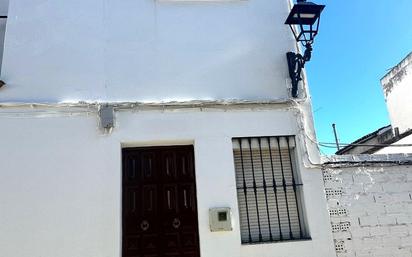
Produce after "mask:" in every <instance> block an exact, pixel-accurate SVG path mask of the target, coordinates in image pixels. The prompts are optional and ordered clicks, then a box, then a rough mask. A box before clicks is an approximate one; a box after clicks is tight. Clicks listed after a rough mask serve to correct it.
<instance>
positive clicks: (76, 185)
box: [0, 108, 334, 257]
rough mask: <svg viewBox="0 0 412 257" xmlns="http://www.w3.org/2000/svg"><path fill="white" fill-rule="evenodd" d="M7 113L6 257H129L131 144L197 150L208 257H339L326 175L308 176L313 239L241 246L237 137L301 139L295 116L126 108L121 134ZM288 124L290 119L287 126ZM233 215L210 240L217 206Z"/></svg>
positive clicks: (88, 118) (51, 115)
mask: <svg viewBox="0 0 412 257" xmlns="http://www.w3.org/2000/svg"><path fill="white" fill-rule="evenodd" d="M78 111H79V110H78V109H77V110H74V109H73V110H71V109H69V110H66V109H57V110H56V109H42V108H40V109H36V108H35V109H33V110H30V111H28V110H27V109H13V108H3V109H1V110H0V122H1V124H2V128H1V133H0V142H1V143H2V146H3V147H1V148H0V158H1V161H0V170H1V172H0V204H1V211H0V227H1V231H2V232H1V233H0V256H13V257H33V256H41V257H73V256H76V257H90V256H95V257H120V256H121V247H120V246H121V231H120V229H121V148H122V146H142V145H171V144H194V147H195V159H196V160H195V166H196V167H195V168H196V176H197V190H198V192H197V196H198V212H199V229H200V246H201V256H202V257H228V256H230V257H273V256H288V257H301V256H305V257H331V256H334V249H333V243H332V234H331V231H330V225H329V218H328V213H327V209H326V199H325V196H324V191H323V182H322V173H321V171H320V169H319V168H305V165H303V159H304V158H306V154H305V153H304V152H303V148H301V146H302V144H303V142H301V140H299V139H300V137H298V146H299V147H298V148H297V156H298V161H299V164H298V166H299V172H300V174H301V177H302V182H303V184H304V187H303V189H304V202H305V206H306V216H307V221H308V226H309V230H310V234H311V237H312V240H310V241H296V242H284V243H273V244H263V245H250V246H242V245H241V242H240V231H239V224H238V212H237V198H236V197H237V196H236V183H235V172H234V161H233V154H232V142H231V138H232V137H237V136H260V135H262V136H263V135H264V136H267V135H293V134H298V132H299V131H300V129H299V126H298V125H297V122H296V120H297V118H296V116H295V114H296V113H295V112H294V111H292V110H286V109H283V110H281V109H279V110H246V109H243V110H241V109H239V110H207V109H204V110H203V111H202V112H201V111H199V110H191V109H189V110H175V111H138V112H130V111H121V112H117V113H116V128H115V129H114V130H113V132H112V134H109V135H107V134H102V132H101V131H100V130H99V129H98V125H97V117H96V115H95V114H94V113H90V114H88V115H86V114H81V115H79V114H76V113H77V112H78ZM279 121H282V122H279ZM222 206H228V207H231V208H232V209H233V216H234V217H233V218H234V230H233V231H232V232H226V233H211V232H210V231H209V226H208V209H209V208H211V207H222Z"/></svg>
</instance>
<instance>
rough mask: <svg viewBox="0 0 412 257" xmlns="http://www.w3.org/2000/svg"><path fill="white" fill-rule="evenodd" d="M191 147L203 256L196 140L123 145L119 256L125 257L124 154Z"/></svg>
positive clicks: (198, 228)
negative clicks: (131, 151)
mask: <svg viewBox="0 0 412 257" xmlns="http://www.w3.org/2000/svg"><path fill="white" fill-rule="evenodd" d="M183 147H191V148H192V153H193V173H194V187H195V188H194V190H195V205H196V214H197V217H196V226H197V238H198V249H199V256H200V257H201V256H202V251H201V241H200V238H201V237H200V226H199V202H198V187H197V184H198V181H197V173H196V172H197V169H196V148H195V143H194V140H179V141H174V140H166V141H146V142H139V143H127V142H124V143H121V147H120V148H121V149H120V192H119V193H120V199H119V200H120V212H119V215H120V216H119V217H120V222H119V226H120V230H119V232H120V233H119V237H120V240H119V256H120V257H123V240H124V238H123V168H124V167H123V166H124V159H123V158H124V153H125V151H127V150H133V149H135V150H145V149H173V148H183Z"/></svg>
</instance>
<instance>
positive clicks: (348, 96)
mask: <svg viewBox="0 0 412 257" xmlns="http://www.w3.org/2000/svg"><path fill="white" fill-rule="evenodd" d="M316 3H318V4H325V5H326V8H325V10H324V12H323V14H322V19H321V25H320V30H319V35H318V36H317V38H316V41H315V44H314V50H313V55H312V60H311V61H310V62H309V63H307V65H306V71H307V75H308V80H309V87H310V91H311V95H312V104H313V111H314V116H315V126H316V132H317V137H318V141H320V142H334V137H333V133H332V127H331V124H332V123H336V126H337V129H338V134H339V138H340V141H341V142H343V143H350V142H352V141H354V140H356V139H358V138H359V137H362V136H364V135H366V134H368V133H370V132H373V131H374V130H376V129H378V128H380V127H383V126H386V125H388V124H389V117H388V113H387V110H386V105H385V100H384V97H383V93H382V90H381V86H380V79H381V78H382V77H383V76H384V75H385V74H386V72H387V71H388V69H390V68H391V67H393V66H395V65H396V64H397V63H398V62H400V61H401V60H402V59H403V58H404V57H406V55H407V54H408V53H409V52H411V51H412V12H411V10H412V0H396V1H394V0H346V1H344V0H329V1H328V0H323V1H322V0H316ZM411 93H412V92H411ZM321 151H322V153H324V154H332V153H334V152H335V151H336V149H328V148H321Z"/></svg>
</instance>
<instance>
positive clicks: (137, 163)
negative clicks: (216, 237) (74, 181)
mask: <svg viewBox="0 0 412 257" xmlns="http://www.w3.org/2000/svg"><path fill="white" fill-rule="evenodd" d="M122 191H123V211H122V212H123V221H122V228H123V232H122V233H123V243H122V244H123V246H122V249H123V255H122V256H123V257H149V256H150V257H163V256H179V257H182V256H188V257H199V235H198V220H197V203H196V184H195V170H194V158H193V146H174V147H158V148H154V147H147V148H127V149H123V189H122Z"/></svg>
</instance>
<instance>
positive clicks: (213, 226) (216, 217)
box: [209, 208, 233, 232]
mask: <svg viewBox="0 0 412 257" xmlns="http://www.w3.org/2000/svg"><path fill="white" fill-rule="evenodd" d="M209 224H210V231H212V232H218V231H232V230H233V227H232V212H231V210H230V208H211V209H209Z"/></svg>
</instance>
